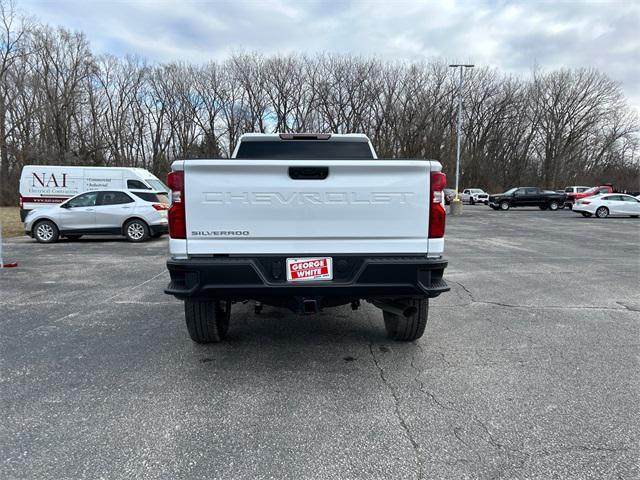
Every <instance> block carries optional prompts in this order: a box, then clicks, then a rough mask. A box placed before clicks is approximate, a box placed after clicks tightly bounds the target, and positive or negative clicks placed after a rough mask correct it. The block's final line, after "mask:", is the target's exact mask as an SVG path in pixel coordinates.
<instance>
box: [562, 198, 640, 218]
mask: <svg viewBox="0 0 640 480" xmlns="http://www.w3.org/2000/svg"><path fill="white" fill-rule="evenodd" d="M573 211H574V212H577V213H580V214H582V216H583V217H591V216H592V215H595V216H596V217H598V218H607V217H608V216H613V215H615V216H625V217H639V216H640V199H638V198H636V197H632V196H631V195H625V194H622V193H615V194H605V195H597V196H592V197H587V198H582V199H580V200H578V201H577V202H576V203H575V205H574V206H573Z"/></svg>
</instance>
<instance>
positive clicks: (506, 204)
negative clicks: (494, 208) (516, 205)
mask: <svg viewBox="0 0 640 480" xmlns="http://www.w3.org/2000/svg"><path fill="white" fill-rule="evenodd" d="M509 207H511V205H509V202H507V201H506V200H505V201H504V202H500V210H503V211H505V212H506V211H507V210H509Z"/></svg>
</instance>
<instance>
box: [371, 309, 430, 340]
mask: <svg viewBox="0 0 640 480" xmlns="http://www.w3.org/2000/svg"><path fill="white" fill-rule="evenodd" d="M409 305H410V306H412V307H415V308H416V312H415V313H414V314H413V315H410V316H408V317H405V316H404V315H398V314H396V313H391V312H387V311H385V310H383V311H382V316H383V318H384V327H385V329H386V330H387V335H388V336H389V338H391V339H392V340H399V341H402V342H412V341H413V340H417V339H419V338H420V337H422V335H423V334H424V329H425V327H426V326H427V317H428V316H429V299H421V300H410V301H409Z"/></svg>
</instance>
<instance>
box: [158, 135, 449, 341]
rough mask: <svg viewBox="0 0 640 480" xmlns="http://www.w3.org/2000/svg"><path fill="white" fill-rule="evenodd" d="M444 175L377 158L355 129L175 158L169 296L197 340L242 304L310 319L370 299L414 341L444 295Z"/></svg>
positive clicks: (396, 333) (271, 138)
mask: <svg viewBox="0 0 640 480" xmlns="http://www.w3.org/2000/svg"><path fill="white" fill-rule="evenodd" d="M441 170H442V166H441V165H440V163H438V162H435V161H428V160H379V159H378V158H377V156H376V154H375V151H374V149H373V147H372V145H371V142H369V139H368V138H367V137H366V136H365V135H359V134H351V135H330V134H279V135H278V134H273V135H267V134H245V135H243V136H242V137H241V138H240V141H239V143H238V146H237V147H236V150H235V152H234V153H233V156H232V158H230V159H219V160H179V161H176V162H174V163H173V165H172V172H171V173H169V175H168V185H169V188H170V189H171V207H170V209H169V235H170V240H169V244H170V256H171V258H170V259H169V260H168V262H167V267H168V269H169V273H170V275H171V281H170V283H169V285H168V287H167V288H166V290H165V292H166V293H168V294H170V295H174V296H175V297H177V298H179V299H181V300H184V303H185V316H186V323H187V329H188V331H189V334H190V336H191V338H192V339H193V340H194V341H196V342H198V343H208V342H218V341H220V340H222V339H223V338H224V337H225V336H226V333H227V330H228V327H229V320H230V314H231V307H232V304H233V303H235V302H242V301H246V300H254V301H256V302H259V303H258V304H259V305H262V304H266V305H272V306H279V307H287V308H290V309H291V310H293V311H294V312H297V313H306V314H309V313H315V312H317V311H319V310H320V309H322V308H326V307H334V306H339V305H345V304H351V306H352V308H354V309H356V308H358V306H359V305H360V300H366V301H369V302H370V303H372V304H373V305H376V306H377V307H379V308H381V309H382V310H383V317H384V323H385V327H386V329H387V332H388V334H389V336H390V337H391V338H392V339H395V340H401V341H412V340H416V339H418V338H420V337H421V336H422V334H423V333H424V329H425V326H426V322H427V315H428V300H429V298H432V297H436V296H438V295H440V294H441V293H443V292H445V291H448V290H449V287H448V286H447V284H446V282H445V281H444V280H443V278H442V276H443V272H444V269H445V267H446V266H447V262H446V260H444V259H443V258H442V253H443V249H444V229H445V209H444V197H443V194H442V191H443V189H444V187H445V184H446V178H445V175H444V174H443V173H442V172H441Z"/></svg>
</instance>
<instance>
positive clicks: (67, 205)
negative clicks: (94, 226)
mask: <svg viewBox="0 0 640 480" xmlns="http://www.w3.org/2000/svg"><path fill="white" fill-rule="evenodd" d="M60 208H71V206H70V205H69V204H68V203H63V204H62V205H60Z"/></svg>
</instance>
